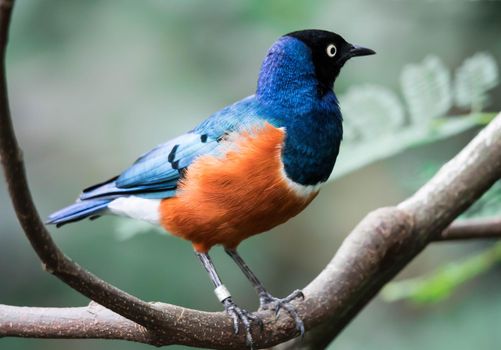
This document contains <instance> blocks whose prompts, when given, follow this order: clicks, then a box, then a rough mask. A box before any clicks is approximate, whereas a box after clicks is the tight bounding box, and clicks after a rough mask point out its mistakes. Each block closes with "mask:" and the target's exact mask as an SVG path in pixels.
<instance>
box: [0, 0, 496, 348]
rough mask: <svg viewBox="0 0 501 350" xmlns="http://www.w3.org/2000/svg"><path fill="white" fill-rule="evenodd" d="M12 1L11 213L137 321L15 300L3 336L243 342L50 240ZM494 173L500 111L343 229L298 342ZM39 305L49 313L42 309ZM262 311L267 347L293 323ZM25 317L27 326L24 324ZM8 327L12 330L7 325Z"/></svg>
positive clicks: (48, 254)
mask: <svg viewBox="0 0 501 350" xmlns="http://www.w3.org/2000/svg"><path fill="white" fill-rule="evenodd" d="M12 3H13V2H11V1H7V0H0V60H1V61H0V63H1V67H0V69H1V70H0V156H1V160H2V165H3V168H4V172H5V178H6V180H7V184H8V187H9V193H10V196H11V198H12V202H13V205H14V208H15V211H16V215H17V217H18V219H19V221H20V223H21V226H22V227H23V230H24V232H25V233H26V235H27V237H28V239H29V240H30V243H31V245H32V246H33V249H34V250H35V251H36V252H37V254H38V256H39V257H40V259H41V261H42V262H43V264H44V267H45V268H46V270H47V271H49V272H51V273H52V274H54V275H55V276H57V277H58V278H60V279H61V280H62V281H64V282H65V283H67V284H68V285H69V286H71V287H72V288H74V289H75V290H77V291H79V292H80V293H82V294H84V295H85V296H87V297H89V298H90V299H92V300H95V301H96V302H98V303H99V304H101V305H103V306H105V307H106V308H108V309H110V310H113V311H114V312H115V313H117V314H119V315H122V316H123V317H125V318H127V319H129V320H132V321H134V322H135V323H137V324H139V325H141V326H143V327H141V326H139V325H136V324H134V322H131V321H128V320H126V319H124V318H123V317H120V316H118V315H117V314H115V313H114V312H111V311H108V310H106V309H99V310H98V311H96V309H95V308H94V309H92V307H91V308H90V309H89V308H76V309H64V313H63V315H62V316H65V315H66V316H68V317H69V318H68V319H65V318H63V317H60V318H59V319H58V320H57V322H56V319H55V318H56V317H59V316H58V315H57V314H56V313H55V312H53V310H47V309H44V310H40V309H36V308H28V309H24V310H25V314H26V312H27V313H28V314H30V315H32V317H31V318H30V319H29V320H28V319H22V318H20V316H22V315H23V313H21V314H18V315H17V316H15V315H13V313H16V312H18V311H19V310H20V309H16V308H13V307H7V306H3V307H0V336H46V337H79V338H81V337H95V336H96V337H97V336H99V337H101V335H102V337H105V335H103V333H104V330H107V331H108V334H109V335H108V336H107V337H109V338H114V339H115V338H116V339H127V340H135V341H139V342H146V343H150V344H154V345H160V344H172V343H178V344H186V345H193V346H204V347H212V348H219V349H223V348H224V349H241V348H242V347H243V344H244V339H243V336H242V335H240V336H234V335H233V334H232V327H231V322H230V320H229V319H228V317H227V316H226V315H225V314H223V313H206V312H201V311H196V310H189V309H184V308H181V307H177V306H173V305H168V304H150V303H147V302H144V301H142V300H140V299H138V298H136V297H133V296H131V295H129V294H127V293H125V292H123V291H121V290H119V289H117V288H115V287H113V286H111V285H109V284H108V283H106V282H104V281H102V280H100V279H99V278H97V277H96V276H94V275H92V274H91V273H89V272H88V271H86V270H84V269H83V268H82V267H80V266H79V265H77V264H76V263H74V262H73V261H71V260H70V259H69V258H67V257H66V256H65V255H64V254H63V253H62V252H61V251H60V250H59V248H58V247H57V246H56V245H55V243H54V241H53V240H52V238H51V237H50V234H49V232H48V231H47V230H46V229H45V227H44V225H43V224H42V222H41V221H40V218H39V216H38V213H37V211H36V209H35V206H34V204H33V201H32V199H31V195H30V192H29V189H28V184H27V181H26V175H25V172H24V165H23V161H22V154H21V151H20V149H19V147H18V144H17V141H16V138H15V134H14V130H13V127H12V122H11V119H10V113H9V108H8V99H7V91H6V80H5V67H4V60H5V57H4V55H5V45H6V42H7V30H8V24H9V21H10V14H11V8H12ZM500 175H501V115H499V116H498V117H497V118H496V119H495V120H494V121H493V122H491V124H490V125H489V126H487V127H486V128H485V129H484V130H483V131H482V132H481V133H480V134H479V135H478V136H477V137H476V138H475V139H474V140H473V141H472V142H471V143H470V144H469V145H468V146H467V147H466V148H465V149H464V150H463V151H462V152H461V153H460V154H459V155H458V156H457V157H455V158H454V159H453V160H452V161H450V162H449V163H448V164H447V165H446V166H444V167H443V168H442V169H441V171H440V172H439V173H438V174H437V175H436V176H435V177H434V178H433V179H432V180H431V181H430V182H429V183H428V184H426V185H425V186H424V187H423V188H422V189H421V190H420V191H418V192H417V193H416V194H415V195H414V196H412V197H411V198H409V199H408V200H407V201H405V202H403V203H401V204H400V205H399V206H398V207H394V208H383V209H379V210H377V211H375V212H373V213H371V214H369V215H368V216H367V217H366V218H365V219H364V220H363V221H362V222H361V223H360V224H359V225H358V226H357V227H356V228H355V229H354V230H353V232H352V233H351V234H350V235H349V236H348V237H347V239H346V240H345V241H344V242H343V244H342V246H341V247H340V249H339V251H338V252H337V253H336V255H335V256H334V258H333V259H332V261H331V262H330V263H329V264H328V265H327V266H326V268H325V269H324V271H322V272H321V273H320V274H319V276H318V277H316V278H315V280H313V281H312V282H311V283H310V284H309V285H308V286H307V287H306V288H304V293H305V296H306V299H305V301H304V302H301V303H296V306H297V307H298V310H299V313H300V316H301V317H302V318H303V319H304V322H305V326H306V329H307V330H311V331H310V332H309V333H308V335H307V339H306V341H305V343H304V348H311V349H314V348H321V347H322V346H324V345H326V344H327V343H329V342H330V341H331V339H333V338H334V337H335V336H336V335H337V334H338V333H339V332H340V331H341V330H342V329H343V328H344V327H345V326H346V324H347V323H348V322H349V321H350V320H351V319H353V317H354V316H355V315H356V314H357V313H358V312H359V311H360V310H361V309H362V308H363V307H364V306H365V305H366V304H367V302H369V301H370V300H371V298H372V297H373V296H374V295H375V294H377V292H378V291H379V290H380V288H381V287H382V286H383V285H384V284H385V283H386V282H388V281H389V280H390V279H391V278H392V277H393V276H394V275H395V274H396V273H397V272H398V271H400V270H401V269H402V268H403V267H404V266H405V265H406V264H407V263H408V262H409V261H410V260H411V259H412V258H413V257H414V256H416V255H417V254H418V253H419V252H420V251H421V250H422V249H424V247H425V246H426V245H427V244H428V243H429V242H430V241H432V240H434V239H435V238H436V237H438V236H439V235H440V233H441V232H442V231H443V230H444V229H445V228H446V227H447V225H449V224H450V223H451V222H452V221H453V220H454V218H456V217H457V216H458V215H459V214H460V213H461V212H462V211H463V210H464V209H466V208H467V207H468V206H469V205H471V204H472V203H473V202H474V201H475V200H476V199H477V198H478V197H479V196H480V195H482V194H483V193H484V192H485V191H486V190H487V189H488V188H489V187H490V186H491V185H492V184H493V183H494V182H495V181H497V180H498V179H499V177H500ZM26 310H28V311H26ZM41 311H43V313H44V314H46V315H47V316H51V317H52V318H50V317H46V318H44V317H42V312H41ZM72 313H76V315H75V314H72ZM89 313H90V314H91V315H92V317H94V316H95V318H92V320H93V322H97V324H100V325H101V327H99V328H96V326H92V325H90V324H87V323H86V324H79V323H71V320H72V319H75V317H76V316H81V317H82V320H87V321H88V320H90V318H89V317H91V316H89V315H88V314H89ZM72 315H73V316H72ZM261 316H262V317H263V318H264V320H265V329H264V331H263V332H261V333H259V332H257V330H254V334H255V339H256V344H257V345H258V346H259V347H269V346H273V345H275V344H278V343H280V342H283V341H285V340H287V339H290V338H291V337H293V336H294V334H296V331H295V327H294V323H293V322H292V321H291V320H290V319H289V318H288V317H286V316H284V315H283V314H282V316H281V317H280V318H279V319H278V320H276V321H275V320H274V317H273V316H272V315H271V314H270V313H262V314H261ZM72 317H73V318H72ZM23 322H26V325H29V326H31V328H30V327H25V328H24V329H23ZM67 322H68V323H67ZM36 324H39V325H40V327H42V328H37V327H36ZM69 325H74V327H76V328H72V327H70V326H69ZM58 327H59V328H58ZM144 327H145V328H144ZM14 328H15V329H17V331H18V332H17V333H14V332H13V331H12V330H13V329H14ZM146 328H147V329H148V331H147V330H146ZM30 329H31V330H30ZM37 329H38V330H37ZM71 329H74V330H73V331H72V330H71Z"/></svg>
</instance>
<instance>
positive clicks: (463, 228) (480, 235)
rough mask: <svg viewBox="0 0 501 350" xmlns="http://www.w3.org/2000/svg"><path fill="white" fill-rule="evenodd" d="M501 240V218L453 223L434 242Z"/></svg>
mask: <svg viewBox="0 0 501 350" xmlns="http://www.w3.org/2000/svg"><path fill="white" fill-rule="evenodd" d="M499 238H501V218H489V219H468V220H460V221H456V222H454V223H452V225H451V226H449V227H448V228H447V229H445V230H444V231H442V233H441V234H440V235H439V236H437V237H435V238H434V241H437V242H440V241H456V240H471V239H499Z"/></svg>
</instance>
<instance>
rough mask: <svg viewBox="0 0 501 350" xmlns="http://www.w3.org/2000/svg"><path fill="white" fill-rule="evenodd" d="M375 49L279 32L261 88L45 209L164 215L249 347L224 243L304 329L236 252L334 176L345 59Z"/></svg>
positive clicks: (85, 214)
mask: <svg viewBox="0 0 501 350" xmlns="http://www.w3.org/2000/svg"><path fill="white" fill-rule="evenodd" d="M372 54H375V51H373V50H371V49H369V48H366V47H362V46H358V45H354V44H351V43H349V42H347V41H346V40H345V39H344V38H343V37H342V36H341V35H339V34H336V33H334V32H330V31H325V30H319V29H307V30H299V31H294V32H291V33H288V34H285V35H283V36H281V37H280V38H278V40H277V41H276V42H274V43H273V45H272V46H271V48H270V49H269V50H268V52H267V54H266V56H265V58H264V61H263V63H262V65H261V69H260V72H259V76H258V80H257V88H256V91H255V93H254V94H253V95H250V96H248V97H246V98H243V99H242V100H240V101H237V102H235V103H233V104H231V105H228V106H226V107H224V108H222V109H221V110H219V111H217V112H215V113H213V114H212V115H210V116H209V117H208V118H207V119H205V120H203V121H202V122H201V123H200V124H198V125H197V126H196V127H194V128H193V129H192V130H190V131H188V132H186V133H184V134H182V135H180V136H178V137H176V138H173V139H171V140H169V141H167V142H166V143H163V144H161V145H159V146H157V147H155V148H153V149H152V150H151V151H149V152H147V153H145V154H143V155H141V156H140V157H139V158H138V159H137V160H136V161H135V162H134V163H133V164H132V165H131V166H130V167H129V168H127V169H126V170H124V171H123V172H122V173H120V174H119V175H118V176H115V177H113V178H111V179H109V180H107V181H105V182H101V183H99V184H96V185H94V186H91V187H88V188H86V189H84V190H83V191H82V192H81V194H80V195H79V197H78V199H77V201H76V202H75V203H74V204H71V205H69V206H67V207H65V208H63V209H61V210H59V211H57V212H55V213H53V214H51V215H50V216H49V217H48V220H47V222H46V223H47V224H54V225H57V227H60V226H62V225H64V224H67V223H71V222H75V221H79V220H82V219H85V218H90V219H96V218H98V217H100V216H103V215H107V214H111V215H118V216H125V217H129V218H133V219H138V220H143V221H147V222H150V223H153V224H156V225H160V226H161V227H162V228H164V229H165V230H166V231H168V232H170V233H171V234H172V235H174V236H178V237H181V238H184V239H185V240H188V241H190V242H191V244H192V246H193V249H194V252H195V254H196V256H197V257H198V258H199V260H200V262H201V264H202V265H203V267H204V268H205V270H206V271H207V273H208V274H209V277H210V279H211V281H212V283H213V285H214V288H215V289H214V292H215V294H216V296H217V298H218V299H219V301H220V302H221V303H222V304H223V306H224V309H225V311H226V312H227V314H228V315H229V316H230V317H231V319H232V323H233V328H234V332H235V333H239V330H240V327H241V324H243V325H244V327H245V332H246V334H245V337H246V342H247V344H248V345H250V346H251V347H252V344H253V336H252V333H251V330H252V328H251V325H252V323H253V322H254V323H257V324H259V326H260V327H261V329H262V327H263V322H262V320H261V319H259V317H257V316H256V315H255V314H254V313H251V312H248V311H247V310H245V309H243V308H240V307H239V306H238V305H237V304H236V303H235V302H234V300H233V297H232V296H231V293H230V292H229V290H228V289H227V288H226V287H225V285H224V284H223V283H222V282H221V278H220V276H219V274H218V273H217V271H216V268H215V266H214V263H213V262H212V260H211V258H210V256H209V250H210V249H211V248H212V247H214V246H216V245H221V246H223V248H224V250H225V251H226V252H227V253H228V255H229V256H230V257H231V258H232V259H233V260H234V262H235V263H236V264H237V265H238V267H239V268H240V269H241V270H242V272H243V274H244V275H245V276H246V278H247V279H248V280H249V281H250V282H251V284H252V285H253V287H254V288H255V290H256V292H257V295H258V298H259V302H260V308H261V309H271V310H274V311H275V312H276V313H277V314H278V312H279V311H280V310H285V311H286V312H287V314H288V315H289V316H290V317H292V318H293V319H294V321H295V324H296V328H297V333H299V334H301V335H303V334H304V332H305V329H304V323H303V321H302V319H301V318H300V317H299V315H298V312H297V310H296V308H295V307H294V306H293V304H292V303H291V302H292V301H293V300H295V299H301V298H302V299H304V295H303V293H302V291H300V290H295V291H294V292H293V293H291V294H290V295H289V296H287V297H285V298H277V297H274V296H273V295H272V294H270V293H269V292H268V290H267V289H266V288H265V287H264V286H263V284H262V283H261V282H260V280H259V279H258V278H257V277H256V275H255V274H254V273H253V272H252V271H251V269H250V268H249V267H248V266H247V264H246V263H245V262H244V260H243V259H242V257H241V256H240V255H239V253H238V252H237V247H238V245H239V244H240V243H241V242H242V241H243V240H245V239H247V238H249V237H251V236H253V235H256V234H260V233H263V232H266V231H268V230H270V229H272V228H273V227H275V226H277V225H280V224H282V223H284V222H286V221H287V220H289V219H290V218H292V217H294V216H296V215H297V214H299V213H300V212H301V211H302V210H303V209H304V208H305V207H306V206H307V205H308V204H309V203H310V202H311V201H312V200H313V199H314V198H315V197H316V196H317V194H318V193H319V190H320V188H321V186H322V184H324V183H325V182H326V181H327V179H328V178H329V176H330V174H331V172H332V170H333V168H334V164H335V162H336V158H337V156H338V153H339V149H340V144H341V140H342V136H343V127H342V114H341V109H340V106H339V102H338V99H337V97H336V94H335V93H334V83H335V80H336V78H337V77H338V75H339V73H340V70H341V68H342V67H343V66H344V64H345V63H346V62H347V61H348V60H349V59H351V58H353V57H356V56H366V55H372Z"/></svg>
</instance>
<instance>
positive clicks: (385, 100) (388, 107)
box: [339, 84, 405, 140]
mask: <svg viewBox="0 0 501 350" xmlns="http://www.w3.org/2000/svg"><path fill="white" fill-rule="evenodd" d="M339 100H340V104H341V106H342V109H343V119H344V129H345V134H346V136H345V139H348V140H350V139H355V138H357V137H360V138H363V139H373V138H374V137H380V136H382V135H385V134H389V133H393V132H394V131H396V130H397V129H399V128H400V127H401V126H402V125H403V124H404V123H405V113H404V108H403V106H402V103H400V101H399V99H398V97H397V95H396V94H395V93H394V92H393V91H391V90H390V89H387V88H385V87H383V86H379V85H370V84H365V85H360V86H355V87H352V88H350V89H349V90H348V92H347V93H346V94H344V95H342V96H341V97H340V99H339Z"/></svg>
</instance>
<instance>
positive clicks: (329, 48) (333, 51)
mask: <svg viewBox="0 0 501 350" xmlns="http://www.w3.org/2000/svg"><path fill="white" fill-rule="evenodd" d="M325 51H326V52H327V56H329V57H334V56H336V53H337V48H336V45H334V44H329V46H327V48H326V49H325Z"/></svg>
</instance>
